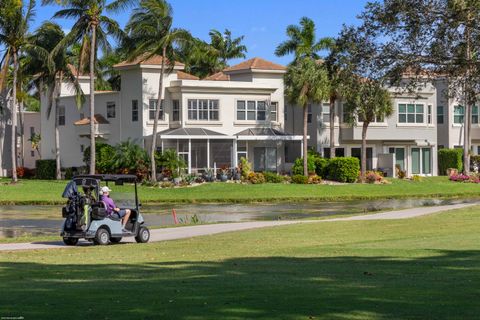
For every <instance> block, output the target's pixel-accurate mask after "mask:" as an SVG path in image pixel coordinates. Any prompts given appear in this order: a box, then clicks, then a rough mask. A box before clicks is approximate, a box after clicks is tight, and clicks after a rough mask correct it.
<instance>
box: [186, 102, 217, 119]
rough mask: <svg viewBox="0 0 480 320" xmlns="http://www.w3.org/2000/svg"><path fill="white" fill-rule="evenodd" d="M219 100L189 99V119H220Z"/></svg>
mask: <svg viewBox="0 0 480 320" xmlns="http://www.w3.org/2000/svg"><path fill="white" fill-rule="evenodd" d="M218 110H219V102H218V100H207V99H188V120H202V121H218V119H219V114H218Z"/></svg>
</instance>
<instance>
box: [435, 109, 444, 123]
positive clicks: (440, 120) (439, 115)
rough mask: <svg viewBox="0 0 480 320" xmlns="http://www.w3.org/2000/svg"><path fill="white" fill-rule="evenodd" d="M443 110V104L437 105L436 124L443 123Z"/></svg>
mask: <svg viewBox="0 0 480 320" xmlns="http://www.w3.org/2000/svg"><path fill="white" fill-rule="evenodd" d="M443 117H444V111H443V106H437V124H443V121H444V119H443Z"/></svg>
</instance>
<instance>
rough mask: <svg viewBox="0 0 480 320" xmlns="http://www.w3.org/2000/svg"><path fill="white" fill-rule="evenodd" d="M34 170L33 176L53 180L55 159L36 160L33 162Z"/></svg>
mask: <svg viewBox="0 0 480 320" xmlns="http://www.w3.org/2000/svg"><path fill="white" fill-rule="evenodd" d="M35 166H36V170H35V172H36V173H35V177H36V178H37V179H42V180H53V179H55V178H56V177H55V176H56V167H57V165H56V162H55V159H48V160H37V161H36V162H35Z"/></svg>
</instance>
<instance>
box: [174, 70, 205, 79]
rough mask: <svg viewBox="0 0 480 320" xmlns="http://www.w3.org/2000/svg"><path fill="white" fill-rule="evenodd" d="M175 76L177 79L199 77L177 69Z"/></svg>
mask: <svg viewBox="0 0 480 320" xmlns="http://www.w3.org/2000/svg"><path fill="white" fill-rule="evenodd" d="M177 78H178V80H200V78H199V77H197V76H194V75H193V74H190V73H186V72H183V71H177Z"/></svg>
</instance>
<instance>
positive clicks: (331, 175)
mask: <svg viewBox="0 0 480 320" xmlns="http://www.w3.org/2000/svg"><path fill="white" fill-rule="evenodd" d="M359 172H360V161H359V160H358V159H357V158H354V157H338V158H333V159H330V160H329V164H328V174H327V178H328V179H329V180H333V181H339V182H355V181H357V179H358V174H359Z"/></svg>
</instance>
